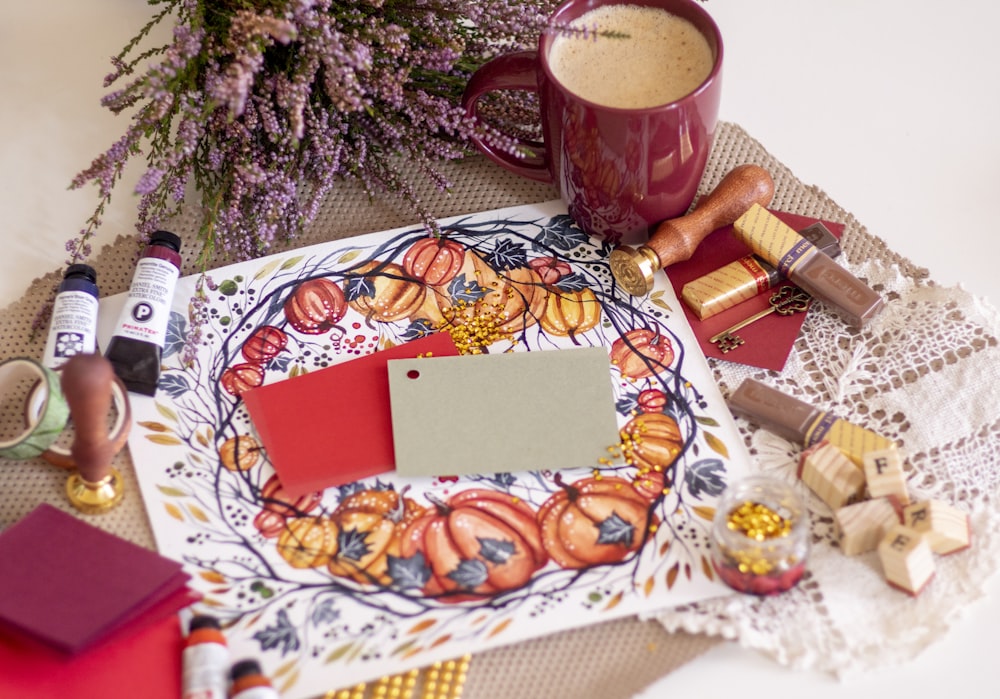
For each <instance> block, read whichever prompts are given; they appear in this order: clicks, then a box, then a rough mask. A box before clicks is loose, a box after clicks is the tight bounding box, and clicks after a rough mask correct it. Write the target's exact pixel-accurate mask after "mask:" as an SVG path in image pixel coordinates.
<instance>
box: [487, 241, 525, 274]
mask: <svg viewBox="0 0 1000 699" xmlns="http://www.w3.org/2000/svg"><path fill="white" fill-rule="evenodd" d="M486 264H488V265H489V266H490V267H492V268H493V269H496V270H501V269H515V268H517V267H524V265H526V264H528V253H527V252H526V251H525V249H524V247H523V246H522V245H519V244H518V243H516V242H514V241H513V240H501V241H500V242H498V243H497V246H496V247H495V248H493V251H492V252H491V253H490V254H488V255H487V256H486Z"/></svg>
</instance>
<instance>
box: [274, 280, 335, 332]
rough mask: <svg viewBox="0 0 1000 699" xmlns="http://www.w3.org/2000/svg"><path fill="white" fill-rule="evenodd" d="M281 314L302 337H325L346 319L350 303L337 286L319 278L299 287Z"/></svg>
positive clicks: (307, 281) (293, 292) (286, 301)
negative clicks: (326, 333) (325, 334)
mask: <svg viewBox="0 0 1000 699" xmlns="http://www.w3.org/2000/svg"><path fill="white" fill-rule="evenodd" d="M282 310H283V311H284V314H285V319H286V320H287V321H288V323H289V325H291V326H292V327H293V328H295V329H296V330H297V331H299V332H300V333H302V334H303V335H322V334H323V333H325V332H327V331H328V330H331V329H333V328H334V327H335V326H336V325H337V323H339V322H340V320H341V319H342V318H343V317H344V314H345V313H347V302H346V299H345V298H344V292H343V291H342V290H341V288H340V287H339V286H337V284H335V283H334V282H333V281H331V280H329V279H326V278H323V277H320V278H318V279H308V280H306V281H304V282H302V283H301V284H299V285H298V286H296V287H295V289H294V290H293V291H292V293H291V295H290V296H289V297H288V298H287V299H286V300H285V303H284V306H283V307H282Z"/></svg>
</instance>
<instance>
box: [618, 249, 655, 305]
mask: <svg viewBox="0 0 1000 699" xmlns="http://www.w3.org/2000/svg"><path fill="white" fill-rule="evenodd" d="M608 262H609V263H610V265H611V274H613V275H614V277H615V280H617V282H618V283H619V284H620V285H621V287H622V288H623V289H625V291H627V292H628V293H630V294H631V295H632V296H644V295H646V294H648V293H649V290H650V289H652V288H653V274H654V273H655V272H656V270H658V269H659V268H660V259H659V257H657V255H656V253H655V252H654V251H653V250H652V249H651V248H648V247H646V246H645V245H643V246H641V247H640V248H639V249H638V250H636V249H633V248H630V247H627V246H625V245H622V246H619V247H617V248H615V249H614V250H612V251H611V255H609V257H608Z"/></svg>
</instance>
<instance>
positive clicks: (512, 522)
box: [402, 488, 548, 601]
mask: <svg viewBox="0 0 1000 699" xmlns="http://www.w3.org/2000/svg"><path fill="white" fill-rule="evenodd" d="M402 556H403V558H405V559H409V560H410V561H414V560H416V561H417V562H418V564H419V562H420V561H421V560H422V561H423V563H424V564H425V565H426V566H427V568H426V575H427V579H426V582H425V583H424V585H423V588H422V589H423V592H424V593H425V594H427V595H431V596H437V595H444V594H454V593H464V595H465V596H463V597H462V599H468V595H474V596H489V595H495V594H497V593H498V592H502V591H504V590H514V589H517V588H519V587H522V586H523V585H525V584H526V583H527V582H528V581H529V580H530V579H531V576H532V575H533V574H534V573H535V571H537V570H538V569H539V568H541V567H542V566H544V565H545V563H546V562H547V561H548V554H547V553H546V551H545V547H544V546H543V545H542V540H541V536H540V533H539V531H538V525H537V524H536V522H535V512H534V511H533V510H532V509H531V508H530V507H529V506H528V505H527V504H525V503H524V502H523V501H521V500H518V499H517V498H515V497H512V496H510V495H507V494H505V493H500V492H497V491H494V490H485V489H480V488H474V489H472V490H465V491H462V492H461V493H458V494H456V495H454V496H452V497H451V498H449V499H448V500H447V501H439V502H437V503H435V508H434V510H433V511H432V512H430V513H429V514H427V515H425V516H423V517H421V518H419V519H417V520H416V521H414V522H413V523H412V524H410V525H409V526H408V527H407V528H406V531H405V532H404V533H403V537H402ZM418 556H419V557H420V558H416V557H418ZM443 599H444V600H445V601H447V599H448V598H447V597H443Z"/></svg>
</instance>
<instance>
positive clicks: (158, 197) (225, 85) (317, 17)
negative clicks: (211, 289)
mask: <svg viewBox="0 0 1000 699" xmlns="http://www.w3.org/2000/svg"><path fill="white" fill-rule="evenodd" d="M555 4H556V2H555V0H482V1H479V0H465V1H464V2H457V1H455V0H418V1H417V2H413V0H359V1H358V2H354V3H340V2H337V3H335V2H333V1H332V0H284V2H281V1H275V2H269V3H266V4H265V3H230V2H218V1H217V0H162V1H161V2H159V3H158V4H157V8H158V9H157V13H158V14H157V15H156V17H154V19H153V20H152V21H151V22H150V26H147V27H145V28H143V31H142V32H140V34H139V36H137V37H136V40H134V41H133V42H130V43H129V45H128V46H127V47H126V49H125V50H124V51H123V52H122V53H121V54H120V55H118V56H116V57H115V58H113V59H112V68H113V71H112V72H111V73H110V74H109V75H108V77H107V81H106V86H107V87H109V88H112V87H113V88H114V89H113V90H112V91H110V92H109V93H108V94H107V96H106V97H105V98H104V101H103V103H104V105H105V106H107V107H108V109H110V110H112V111H114V112H115V113H126V112H130V113H131V120H130V121H129V122H128V124H127V125H126V127H125V133H124V134H123V135H122V136H121V137H120V138H119V139H118V140H117V141H115V142H114V143H113V144H112V145H111V146H110V147H109V148H108V149H107V151H105V152H104V153H103V154H101V155H99V156H98V157H97V158H95V159H94V161H93V162H92V163H91V165H90V166H89V167H88V168H87V169H85V170H84V171H82V172H81V173H80V174H78V175H77V176H76V177H75V178H74V180H73V183H72V184H73V186H74V187H82V186H84V185H85V184H87V183H91V182H93V183H94V184H96V185H97V190H98V194H99V197H100V201H99V204H98V206H97V208H96V210H95V213H94V215H93V216H92V217H91V218H90V219H89V220H88V222H87V226H86V227H85V228H84V230H83V231H82V232H81V234H80V235H79V237H78V240H77V242H76V245H75V247H73V248H72V249H69V248H68V251H69V252H70V253H71V254H72V255H74V256H78V257H79V256H83V255H84V253H85V251H86V248H87V243H88V241H89V240H90V238H91V237H92V235H93V232H94V231H95V230H96V228H97V227H98V226H99V225H100V222H101V213H102V211H103V208H104V206H105V204H106V203H107V201H108V200H109V198H110V196H111V192H112V190H113V189H114V187H115V185H116V184H117V183H118V181H119V180H120V178H121V173H122V171H123V168H124V167H125V165H126V163H127V162H128V161H129V160H130V158H132V157H133V156H141V157H142V158H143V160H144V161H145V162H144V164H145V168H146V169H145V171H144V174H142V176H141V177H140V180H139V184H138V186H137V191H138V193H139V194H140V195H141V196H140V199H139V204H138V209H137V221H136V230H137V232H138V233H139V235H140V236H141V235H148V234H149V233H150V232H151V231H152V230H155V228H157V227H159V226H160V225H161V224H162V223H163V222H164V221H165V220H166V219H167V218H169V217H170V216H173V215H175V214H177V213H178V212H179V210H180V209H181V207H183V206H185V205H186V204H187V203H188V201H189V199H190V195H192V194H193V195H194V196H197V197H199V198H200V200H201V208H202V210H203V211H204V212H205V220H204V225H203V228H202V236H203V237H202V242H203V243H204V249H203V250H201V251H200V259H201V260H202V262H203V263H204V264H207V263H208V262H209V260H210V259H211V256H212V255H213V254H215V253H218V254H221V255H224V256H227V257H233V258H236V259H245V258H249V257H254V256H258V255H262V254H266V253H267V252H268V251H269V250H270V249H271V247H272V246H273V245H274V244H275V243H276V242H279V241H284V240H288V239H290V238H292V237H294V236H295V235H296V234H297V233H298V232H299V231H300V230H301V229H302V227H303V226H304V225H306V224H308V223H309V222H310V221H312V220H313V219H314V218H315V216H316V214H317V212H318V211H319V207H320V205H321V202H322V200H323V198H324V197H326V196H328V195H329V193H330V192H331V190H332V188H333V186H334V185H335V184H336V182H337V181H338V180H339V179H342V178H345V177H352V178H356V179H357V180H358V181H359V182H360V183H361V184H362V185H363V186H364V187H365V188H366V189H367V190H368V191H369V192H370V193H371V194H372V195H380V194H384V193H393V194H396V195H398V196H400V197H402V198H403V199H404V200H406V201H408V202H410V204H411V205H412V206H413V211H414V213H415V214H416V215H418V216H420V217H421V218H423V219H424V220H425V222H426V223H427V225H429V226H433V212H431V211H429V210H427V208H426V206H425V205H424V204H423V203H422V202H420V201H419V198H418V197H417V195H416V191H417V189H416V188H415V187H414V186H413V183H411V182H407V181H405V178H404V177H403V175H402V174H401V171H400V170H399V167H398V164H399V163H400V162H401V159H406V160H408V161H410V162H413V163H415V164H416V165H417V166H418V168H419V169H420V170H421V171H422V173H423V176H425V177H428V178H430V180H431V181H432V182H433V183H434V185H435V186H437V187H439V188H441V189H444V188H446V187H447V186H448V185H449V183H448V182H447V181H446V180H445V179H444V178H443V177H442V176H441V175H440V174H439V173H438V172H437V171H436V170H435V167H434V163H435V161H441V160H451V159H455V158H460V157H463V156H464V155H466V154H467V153H469V152H470V147H469V146H470V141H469V138H470V136H471V135H472V134H474V133H475V134H479V135H480V136H483V137H485V138H487V139H489V140H490V142H492V143H494V144H496V145H498V146H499V147H503V148H508V149H510V150H511V151H512V152H516V149H517V147H518V146H517V141H516V140H514V137H516V136H517V135H519V133H520V131H518V129H520V128H527V129H529V130H530V128H532V127H531V126H530V125H527V126H525V124H526V123H527V121H529V120H530V114H531V112H532V110H533V108H534V105H533V104H531V103H530V102H528V103H525V102H524V100H523V99H522V98H518V97H512V98H509V99H502V98H501V99H498V100H496V102H495V103H491V105H490V106H489V107H488V108H487V109H486V110H485V111H486V113H488V114H489V116H490V123H478V122H476V121H474V120H472V119H470V118H468V117H466V116H465V114H464V111H463V110H462V109H461V108H460V106H459V99H460V96H461V92H462V89H463V88H464V84H465V81H466V80H467V78H468V76H469V75H470V74H471V72H472V71H473V70H475V68H477V67H478V66H479V65H481V64H482V63H483V62H485V61H486V60H488V59H489V58H491V57H492V56H494V55H496V54H497V53H498V52H500V51H501V50H504V51H507V50H516V49H521V48H531V47H534V46H535V45H536V42H537V38H538V33H539V31H541V29H542V27H543V26H544V18H545V17H546V16H547V15H548V14H549V13H550V12H551V10H552V9H553V8H554V6H555ZM265 5H266V7H267V8H268V9H263V8H264V6H265ZM159 21H172V22H173V23H174V24H173V32H172V35H171V39H170V40H169V41H168V42H167V43H166V44H165V45H163V46H158V47H157V46H153V47H151V48H150V47H140V44H142V43H143V42H144V41H148V40H149V38H148V32H147V31H146V30H148V29H149V28H150V27H151V26H152V25H153V24H155V23H157V22H159ZM185 195H188V196H187V197H186V196H185Z"/></svg>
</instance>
